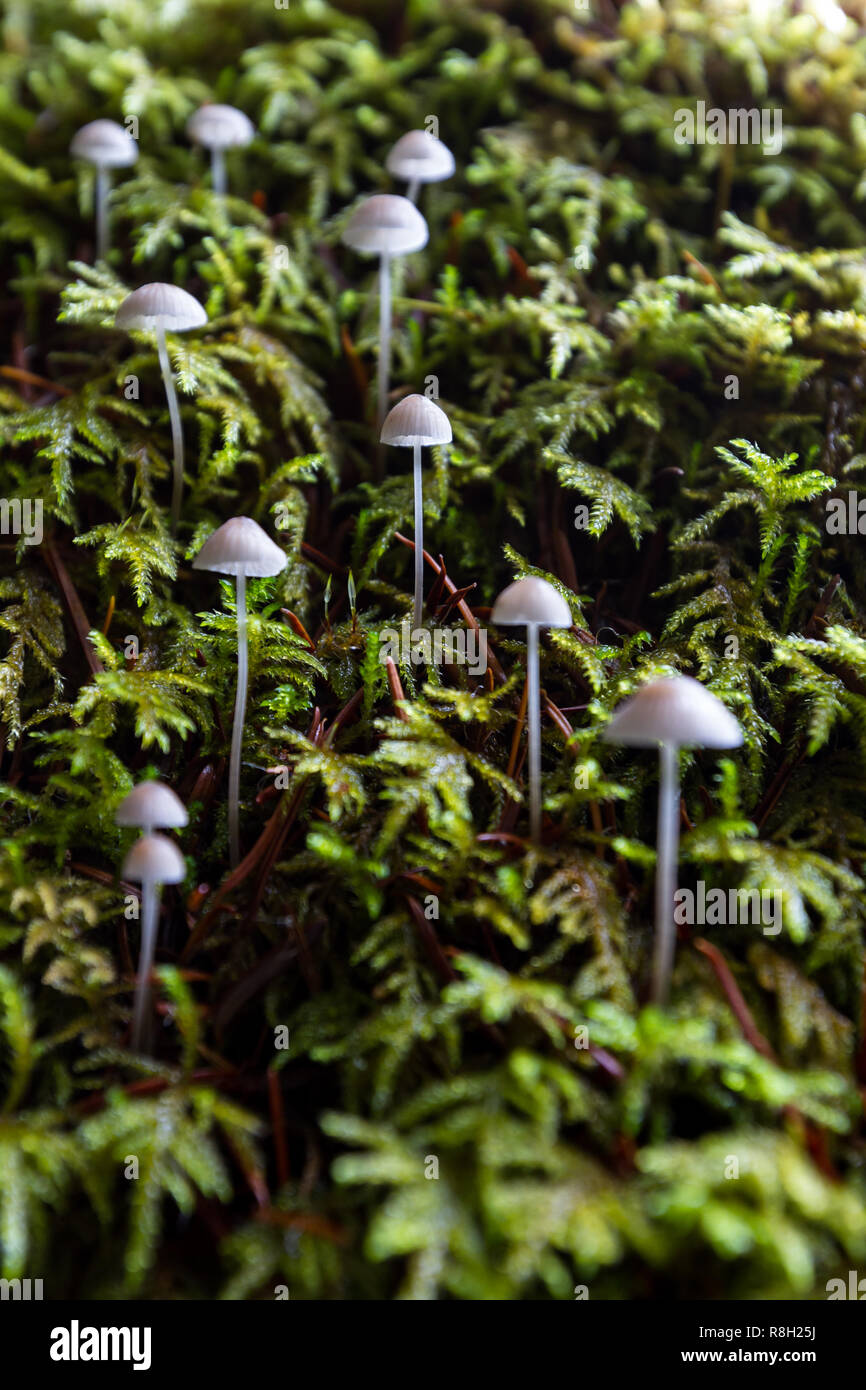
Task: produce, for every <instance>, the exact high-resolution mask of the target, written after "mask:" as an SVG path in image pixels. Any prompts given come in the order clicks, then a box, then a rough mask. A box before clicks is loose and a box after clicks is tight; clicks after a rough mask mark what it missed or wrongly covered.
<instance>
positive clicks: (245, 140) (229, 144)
mask: <svg viewBox="0 0 866 1390" xmlns="http://www.w3.org/2000/svg"><path fill="white" fill-rule="evenodd" d="M186 133H187V135H188V136H189V138H190V140H193V141H195V143H196V144H197V145H203V146H204V148H205V149H206V150H210V158H211V183H212V186H213V191H214V193H217V194H219V195H220V197H222V196H223V194H224V193H225V191H226V165H225V152H226V150H234V149H238V148H240V147H242V146H244V145H248V144H249V143H250V141H251V140H252V138H253V136H254V135H255V133H256V131H255V126H254V125H253V123H252V121H251V120H250V118H249V116H247V115H245V113H244V112H243V111H239V110H238V109H237V107H236V106H222V105H220V104H219V103H218V102H213V103H208V104H207V105H205V106H200V107H199V109H198V110H197V111H194V112H193V114H192V115H191V116H190V118H189V120H188V121H187V123H186Z"/></svg>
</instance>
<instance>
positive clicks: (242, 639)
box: [229, 574, 249, 869]
mask: <svg viewBox="0 0 866 1390" xmlns="http://www.w3.org/2000/svg"><path fill="white" fill-rule="evenodd" d="M237 610H238V687H237V691H236V693H235V717H234V723H233V724H232V749H231V755H230V757H229V857H230V860H231V866H232V868H233V869H236V868H237V866H238V864H239V863H240V862H241V840H240V825H239V817H240V791H241V751H242V748H243V741H244V716H245V714H246V708H247V680H248V674H249V657H248V652H247V577H246V575H245V574H239V575H238V576H237Z"/></svg>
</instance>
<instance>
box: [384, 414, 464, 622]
mask: <svg viewBox="0 0 866 1390" xmlns="http://www.w3.org/2000/svg"><path fill="white" fill-rule="evenodd" d="M380 437H381V440H382V443H383V444H391V445H393V446H394V448H397V449H412V450H413V455H414V458H413V482H414V489H415V603H414V607H413V610H412V623H413V625H414V626H415V627H418V626H419V625H420V623H421V614H422V608H423V596H424V494H423V491H422V487H421V450H422V449H423V447H424V445H425V444H448V443H449V442H450V440H451V423H450V421H449V419H448V416H447V415H446V414H445V411H444V410H442V409H440V407H439V406H438V405H436V403H435V401H431V400H430V399H429V397H427V396H417V395H412V396H406V397H405V398H404V399H403V400H402V401H399V402H398V403H397V405H395V406H394V409H393V410H390V411H389V412H388V415H387V417H386V419H385V423H384V424H383V426H382V434H381V436H380Z"/></svg>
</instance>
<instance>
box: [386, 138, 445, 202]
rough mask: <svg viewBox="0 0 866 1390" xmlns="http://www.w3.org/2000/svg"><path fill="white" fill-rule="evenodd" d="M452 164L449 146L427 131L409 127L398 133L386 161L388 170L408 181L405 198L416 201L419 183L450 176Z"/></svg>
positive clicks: (396, 176) (438, 181) (436, 180)
mask: <svg viewBox="0 0 866 1390" xmlns="http://www.w3.org/2000/svg"><path fill="white" fill-rule="evenodd" d="M454 167H455V166H454V156H453V154H452V153H451V151H450V150H449V148H448V146H447V145H445V144H443V143H442V141H441V140H438V139H437V138H436V136H435V135H431V134H430V132H429V130H410V131H408V132H407V133H406V134H405V135H401V136H400V139H399V140H398V141H397V143H396V145H394V147H393V149H392V150H391V152H390V153H389V155H388V158H387V159H386V160H385V168H386V169H387V170H388V173H389V174H393V175H394V177H395V178H398V179H405V180H406V182H407V183H408V185H409V187H408V188H407V189H406V197H407V198H408V199H409V201H410V203H415V202H417V201H418V186H419V184H422V183H440V182H441V181H442V179H450V177H451V175H452V174H453V173H454Z"/></svg>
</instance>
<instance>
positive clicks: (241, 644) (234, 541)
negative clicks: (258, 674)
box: [192, 516, 287, 869]
mask: <svg viewBox="0 0 866 1390" xmlns="http://www.w3.org/2000/svg"><path fill="white" fill-rule="evenodd" d="M286 563H287V561H286V553H285V551H283V550H281V549H280V547H279V546H278V545H275V544H274V542H273V541H272V540H271V538H270V536H268V535H266V534H265V532H264V531H263V530H262V528H261V526H259V524H258V522H256V521H253V519H252V517H249V516H233V517H232V518H231V520H230V521H226V522H224V523H223V525H222V526H220V527H219V529H218V530H216V531H214V532H213V534H212V535H211V536H208V538H207V540H206V541H205V543H204V545H203V546H202V548H201V550H200V551H199V552H198V555H196V557H195V559H194V560H193V562H192V565H193V569H197V570H212V571H214V572H215V573H216V574H233V575H234V576H235V577H236V580H237V621H238V684H237V692H236V695H235V714H234V722H233V724H232V747H231V756H230V758H229V853H230V857H231V865H232V868H233V869H235V868H237V866H238V864H239V863H240V857H241V854H240V827H239V815H240V782H241V749H242V747H243V737H244V715H245V713H246V706H247V680H248V675H249V663H248V652H247V575H252V576H256V577H260V576H263V575H273V574H279V573H280V571H281V570H284V569H285V567H286Z"/></svg>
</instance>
